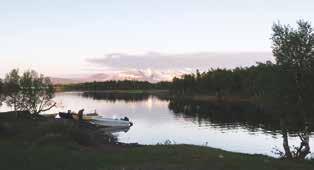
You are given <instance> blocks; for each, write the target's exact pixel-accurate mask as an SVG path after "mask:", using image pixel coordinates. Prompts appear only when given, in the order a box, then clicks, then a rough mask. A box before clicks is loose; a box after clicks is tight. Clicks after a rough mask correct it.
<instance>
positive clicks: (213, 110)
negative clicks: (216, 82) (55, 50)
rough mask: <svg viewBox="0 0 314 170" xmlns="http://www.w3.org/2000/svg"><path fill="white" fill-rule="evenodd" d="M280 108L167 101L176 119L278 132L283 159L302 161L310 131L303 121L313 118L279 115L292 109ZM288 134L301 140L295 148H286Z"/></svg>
mask: <svg viewBox="0 0 314 170" xmlns="http://www.w3.org/2000/svg"><path fill="white" fill-rule="evenodd" d="M278 103H280V102H278ZM284 106H285V107H284V108H281V109H280V108H279V105H277V107H276V108H274V105H266V106H265V105H263V108H261V106H260V105H256V104H252V103H247V102H238V103H227V102H199V101H193V100H184V99H180V98H174V99H171V100H170V102H169V106H168V107H169V109H170V110H172V111H173V112H174V113H175V114H176V115H177V116H184V117H191V118H195V119H198V121H199V122H201V121H202V120H206V121H210V122H211V123H213V124H217V125H219V126H220V127H222V128H232V126H230V124H233V125H241V126H242V127H245V128H247V129H248V130H250V131H254V129H256V128H262V129H263V130H265V131H272V132H274V131H281V133H282V135H283V147H284V153H282V152H279V153H280V154H281V155H282V156H284V157H287V158H296V159H303V158H304V157H306V155H307V154H308V153H309V152H310V147H309V135H310V129H313V127H312V124H308V123H307V122H313V121H314V117H313V116H310V115H307V117H306V118H305V117H303V116H300V114H297V113H292V112H286V114H282V112H280V110H285V111H288V110H293V111H295V109H296V108H294V107H295V106H294V105H292V104H291V106H290V107H288V106H287V105H284ZM308 112H309V110H308ZM305 120H306V121H305ZM304 129H305V130H304ZM289 133H290V134H293V135H297V136H299V138H300V140H301V143H300V146H299V147H294V148H291V147H290V146H289V141H288V135H289Z"/></svg>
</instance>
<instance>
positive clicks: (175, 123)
mask: <svg viewBox="0 0 314 170" xmlns="http://www.w3.org/2000/svg"><path fill="white" fill-rule="evenodd" d="M54 100H55V101H56V102H57V107H56V108H54V109H53V110H51V111H49V112H50V113H52V112H53V113H55V112H59V111H67V110H73V111H78V110H79V109H85V112H86V113H91V112H95V111H97V113H98V114H100V115H102V116H105V117H109V118H121V117H125V116H127V117H128V118H129V119H130V121H132V122H133V123H134V125H133V126H132V127H131V128H130V129H129V130H127V131H121V132H115V133H113V135H114V136H116V137H117V139H118V141H119V142H125V143H139V144H164V143H172V144H193V145H201V146H208V147H213V148H219V149H224V150H227V151H234V152H241V153H249V154H264V155H269V156H277V155H276V154H274V153H273V152H274V151H275V150H276V149H275V148H277V149H279V150H281V151H282V150H283V148H282V142H283V139H282V135H281V134H280V130H278V128H277V127H276V125H274V126H272V125H271V123H269V124H268V123H267V122H268V121H263V119H262V118H259V117H255V116H254V115H252V114H250V113H251V112H252V111H251V110H250V109H249V107H247V106H243V107H244V108H248V109H247V111H244V110H246V109H243V108H241V107H236V108H233V107H229V109H226V108H228V107H222V108H218V107H217V106H215V107H214V106H210V107H209V105H208V104H205V105H204V104H196V105H195V107H193V106H194V105H188V104H186V103H184V102H183V103H182V102H181V103H180V102H177V101H171V100H169V99H166V98H163V97H160V96H154V95H149V94H145V95H144V94H123V95H122V94H120V95H117V94H116V95H112V94H101V93H97V94H95V93H83V92H62V93H57V94H56V97H55V98H54ZM194 104H195V103H194ZM204 107H206V109H204ZM7 109H8V108H5V107H4V106H3V107H2V109H1V110H2V111H3V110H7ZM221 109H222V110H221ZM237 112H239V113H240V112H241V114H237ZM204 113H205V114H204ZM207 113H208V114H207ZM235 115H238V116H235ZM239 115H240V116H239ZM251 115H252V116H251ZM264 122H265V123H264ZM270 122H271V121H270ZM313 140H314V137H313V135H312V136H311V138H310V141H311V142H310V144H311V148H314V145H313V142H312V141H313ZM289 142H290V145H296V146H298V145H299V144H300V141H299V139H298V137H296V136H295V135H290V137H289Z"/></svg>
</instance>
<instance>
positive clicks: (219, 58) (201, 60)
mask: <svg viewBox="0 0 314 170" xmlns="http://www.w3.org/2000/svg"><path fill="white" fill-rule="evenodd" d="M266 60H273V57H272V55H271V53H267V52H259V53H253V52H247V53H208V52H203V53H187V54H161V53H146V54H138V55H136V54H126V53H111V54H107V55H105V56H104V57H95V58H88V59H87V62H89V63H91V64H93V65H95V66H100V67H110V68H113V69H140V70H142V69H153V70H155V69H157V70H173V69H175V70H177V69H179V70H188V69H193V70H195V69H209V68H218V67H219V68H234V67H240V66H242V67H243V66H250V65H254V64H255V63H256V62H263V61H266Z"/></svg>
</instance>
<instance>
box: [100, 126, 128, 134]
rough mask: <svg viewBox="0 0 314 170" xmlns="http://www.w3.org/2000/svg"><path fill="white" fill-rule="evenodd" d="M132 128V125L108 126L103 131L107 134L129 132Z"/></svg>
mask: <svg viewBox="0 0 314 170" xmlns="http://www.w3.org/2000/svg"><path fill="white" fill-rule="evenodd" d="M129 130H130V127H106V128H103V131H104V132H105V133H106V134H113V133H117V132H128V131H129Z"/></svg>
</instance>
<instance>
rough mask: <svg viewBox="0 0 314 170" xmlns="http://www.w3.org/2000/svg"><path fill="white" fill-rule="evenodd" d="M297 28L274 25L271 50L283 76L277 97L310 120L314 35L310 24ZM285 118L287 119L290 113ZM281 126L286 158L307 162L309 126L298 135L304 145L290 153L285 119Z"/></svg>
mask: <svg viewBox="0 0 314 170" xmlns="http://www.w3.org/2000/svg"><path fill="white" fill-rule="evenodd" d="M297 25H298V28H297V29H294V28H292V27H291V26H289V25H281V24H280V23H276V24H274V25H273V35H272V40H273V46H272V48H273V55H274V56H275V58H276V62H277V65H278V71H279V75H280V76H277V77H278V80H279V81H278V83H277V86H278V87H279V88H280V89H279V88H277V89H278V93H279V94H280V95H277V97H280V100H278V103H284V104H286V105H289V107H288V108H289V109H290V110H295V111H297V112H298V115H299V116H300V117H302V118H303V119H304V120H307V118H306V117H307V115H308V113H306V111H308V110H312V109H313V104H312V101H313V94H314V87H313V85H312V84H313V80H314V50H313V49H314V33H313V29H312V27H311V24H310V23H309V22H305V21H303V20H299V21H298V22H297ZM280 101H281V102H280ZM291 108H293V109H291ZM311 108H312V109H311ZM284 116H285V117H286V116H287V113H286V115H284ZM281 124H282V132H283V138H284V142H283V147H284V150H285V156H286V157H287V158H296V159H304V158H305V157H306V155H308V154H309V153H310V147H309V140H308V139H309V137H308V135H309V133H308V132H307V131H308V128H307V126H305V133H300V134H299V137H300V140H301V141H302V142H301V144H300V147H299V148H296V151H291V150H290V147H289V144H288V138H287V136H288V135H287V130H286V128H287V127H286V124H287V123H286V120H284V118H282V120H281ZM305 124H307V122H305Z"/></svg>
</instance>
